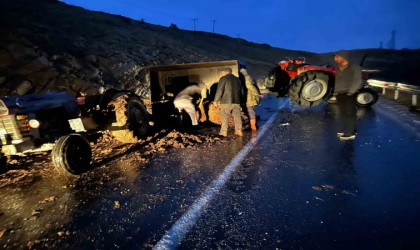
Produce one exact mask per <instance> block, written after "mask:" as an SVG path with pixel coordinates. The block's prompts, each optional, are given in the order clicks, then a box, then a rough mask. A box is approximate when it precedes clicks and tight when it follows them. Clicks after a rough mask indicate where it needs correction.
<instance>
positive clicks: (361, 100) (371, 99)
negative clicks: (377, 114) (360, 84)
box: [356, 88, 378, 107]
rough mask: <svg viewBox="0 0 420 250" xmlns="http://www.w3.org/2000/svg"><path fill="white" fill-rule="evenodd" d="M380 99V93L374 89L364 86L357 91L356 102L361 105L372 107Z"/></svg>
mask: <svg viewBox="0 0 420 250" xmlns="http://www.w3.org/2000/svg"><path fill="white" fill-rule="evenodd" d="M377 101H378V93H376V92H375V91H374V90H372V89H368V88H363V89H361V90H359V92H357V96H356V104H357V105H358V106H360V107H370V106H372V105H373V104H375V103H376V102H377Z"/></svg>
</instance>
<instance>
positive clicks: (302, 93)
mask: <svg viewBox="0 0 420 250" xmlns="http://www.w3.org/2000/svg"><path fill="white" fill-rule="evenodd" d="M367 79H368V76H367V75H366V74H363V76H362V79H361V81H363V84H362V85H363V87H362V88H361V89H360V90H359V91H358V92H357V104H358V105H359V106H364V107H368V106H372V105H373V104H374V103H375V102H376V101H377V100H378V94H377V93H376V92H375V91H373V90H372V89H369V88H367V86H366V84H365V83H366V80H367ZM334 80H335V67H332V66H329V65H327V66H314V65H310V64H307V63H306V62H305V58H302V57H300V58H297V59H287V60H283V61H280V62H279V63H278V66H276V67H275V68H274V69H273V70H271V71H270V73H269V75H268V76H267V77H266V79H265V87H266V88H267V89H268V90H270V91H271V92H275V93H276V94H277V95H278V96H285V95H288V96H289V98H290V100H291V101H292V102H293V103H294V104H296V105H298V106H301V107H313V106H317V105H319V104H321V103H322V102H323V101H324V100H327V99H329V98H331V97H332V96H333V94H334Z"/></svg>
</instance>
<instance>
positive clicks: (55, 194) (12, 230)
mask: <svg viewBox="0 0 420 250" xmlns="http://www.w3.org/2000/svg"><path fill="white" fill-rule="evenodd" d="M281 103H286V104H287V105H286V108H284V109H282V110H281V111H280V114H279V116H278V118H277V119H276V121H275V122H274V123H273V125H272V127H271V128H270V130H269V131H268V132H267V134H266V135H265V136H264V137H263V138H262V141H261V142H260V143H258V144H257V145H256V146H255V147H254V148H253V149H252V150H251V151H250V153H249V154H248V155H247V156H246V157H245V158H244V160H243V161H242V162H241V163H240V166H239V167H238V168H237V170H236V171H235V172H234V173H233V174H232V176H230V178H229V180H228V182H227V184H226V186H225V187H224V188H223V189H222V190H221V192H220V193H219V194H218V195H217V196H216V198H215V200H213V201H212V202H211V203H210V204H209V206H208V207H207V208H206V210H205V212H204V215H203V217H201V219H200V220H199V221H198V223H197V224H196V225H195V226H194V227H193V228H192V230H191V231H190V232H189V233H188V234H187V236H186V238H185V239H184V241H183V242H182V244H181V246H180V247H181V248H183V249H191V248H205V249H209V248H212V249H213V248H222V249H224V248H247V249H257V248H258V249H261V248H271V249H272V248H281V249H294V248H303V249H306V248H311V249H312V248H318V249H329V248H335V249H336V248H340V249H341V248H344V249H345V248H388V247H390V248H403V247H409V248H410V247H414V248H415V247H418V246H420V242H419V240H418V239H417V238H416V237H415V236H416V235H417V234H418V233H419V228H420V215H419V214H418V213H417V211H418V210H419V209H420V198H419V197H420V191H419V189H418V187H417V183H418V181H419V179H420V170H419V168H418V166H420V155H419V154H418V152H419V149H420V147H419V143H420V142H419V139H418V138H417V136H416V134H414V133H411V132H410V130H407V129H404V128H403V127H401V126H399V124H398V123H396V122H395V121H394V120H392V119H389V117H388V116H384V115H382V112H377V110H376V109H367V110H359V113H358V116H359V119H360V121H359V124H358V137H357V139H356V141H353V142H344V141H339V140H338V139H337V137H336V132H337V131H336V130H337V127H338V126H337V124H338V123H340V121H339V120H336V119H335V116H334V112H336V110H335V109H334V106H332V105H321V106H319V107H316V108H312V109H299V108H296V107H293V106H291V105H290V104H289V103H288V100H287V99H282V98H279V99H275V98H267V99H265V100H264V104H263V105H262V106H260V107H258V110H257V111H258V113H259V114H260V115H261V119H260V121H259V126H262V125H263V124H264V123H265V122H266V121H267V120H268V119H269V117H270V116H271V115H272V114H274V113H275V112H276V107H278V106H279V104H281ZM381 104H382V105H386V103H385V104H383V103H378V105H381ZM250 139H251V134H250V133H245V136H244V137H243V138H235V139H232V140H228V141H227V142H225V143H217V144H215V145H213V146H210V147H199V148H196V149H191V148H189V149H174V150H170V151H167V152H166V153H164V154H160V155H159V156H157V157H155V158H153V159H152V160H151V161H150V162H149V163H139V164H124V158H118V157H117V158H116V159H114V160H112V161H111V163H110V165H111V166H109V165H108V166H102V167H98V168H97V169H95V170H94V171H91V172H89V173H87V174H85V175H83V176H82V177H80V178H70V179H61V178H56V177H55V176H54V175H51V176H50V177H48V175H47V177H42V178H33V180H32V181H30V182H25V184H22V185H20V184H19V185H9V186H5V187H2V188H1V190H0V199H1V201H2V202H1V203H0V235H1V237H0V246H2V247H3V248H9V249H15V248H28V247H29V248H37V249H39V248H59V249H88V248H94V249H109V248H112V249H114V248H122V249H139V248H140V249H142V248H152V247H153V246H154V245H155V244H156V242H158V241H159V240H160V239H161V238H162V236H163V235H164V234H165V233H166V231H167V230H169V229H170V228H171V227H172V225H173V224H174V223H175V222H176V221H177V220H178V219H179V218H180V217H181V216H182V215H183V214H184V213H185V212H186V211H187V210H188V208H189V207H190V206H191V204H193V202H194V201H195V199H196V198H197V197H199V196H200V194H201V193H202V192H203V191H204V190H205V189H206V187H207V186H208V185H210V183H211V182H212V181H213V180H214V179H216V178H217V177H218V176H219V174H220V173H221V172H223V170H224V168H225V166H226V165H227V164H229V162H230V161H231V159H232V158H233V157H234V156H235V155H236V154H237V153H238V152H239V151H240V150H241V149H242V147H243V146H244V145H245V144H246V143H247V142H248V141H249V140H250Z"/></svg>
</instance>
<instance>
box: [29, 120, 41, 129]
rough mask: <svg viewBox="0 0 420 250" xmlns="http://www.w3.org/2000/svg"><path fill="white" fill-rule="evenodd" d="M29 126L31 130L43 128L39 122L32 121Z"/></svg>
mask: <svg viewBox="0 0 420 250" xmlns="http://www.w3.org/2000/svg"><path fill="white" fill-rule="evenodd" d="M28 125H29V127H31V128H39V126H41V123H40V122H39V121H38V120H35V119H32V120H29V122H28Z"/></svg>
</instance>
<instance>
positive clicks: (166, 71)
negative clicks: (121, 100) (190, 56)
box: [135, 60, 246, 124]
mask: <svg viewBox="0 0 420 250" xmlns="http://www.w3.org/2000/svg"><path fill="white" fill-rule="evenodd" d="M225 67H230V68H231V69H232V73H233V74H234V75H235V76H237V77H240V75H239V70H240V69H242V68H246V66H245V64H244V63H242V62H241V61H239V60H229V61H213V62H199V63H185V64H173V65H162V66H152V67H148V68H146V69H144V70H146V72H144V73H143V74H144V81H145V82H146V83H148V84H149V90H150V93H146V95H144V93H143V94H142V96H147V98H144V99H143V101H144V103H145V105H146V107H147V110H148V112H149V113H150V114H152V118H153V120H155V121H160V122H162V121H167V119H168V118H170V117H171V115H173V114H175V113H176V110H175V108H174V106H173V99H174V98H175V96H176V95H177V94H178V93H179V92H181V91H182V90H183V89H184V88H186V87H187V86H189V85H193V84H200V83H204V84H205V85H206V88H207V98H206V102H205V105H204V107H202V108H201V111H202V113H203V112H205V113H206V115H204V116H203V115H201V119H200V120H201V121H202V122H203V121H206V120H207V121H212V122H213V123H216V124H220V117H213V115H212V113H215V112H209V109H211V108H212V107H210V106H211V102H212V101H213V100H214V95H215V93H216V89H217V83H218V81H219V79H220V72H221V71H222V69H223V68H225ZM135 92H137V90H135ZM203 108H204V109H205V110H203ZM216 113H217V112H216ZM215 116H219V114H215ZM203 117H205V119H203Z"/></svg>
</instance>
